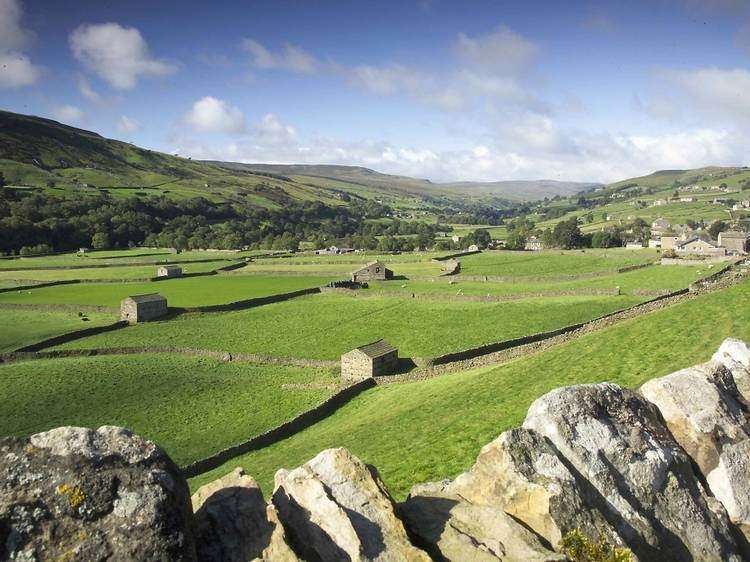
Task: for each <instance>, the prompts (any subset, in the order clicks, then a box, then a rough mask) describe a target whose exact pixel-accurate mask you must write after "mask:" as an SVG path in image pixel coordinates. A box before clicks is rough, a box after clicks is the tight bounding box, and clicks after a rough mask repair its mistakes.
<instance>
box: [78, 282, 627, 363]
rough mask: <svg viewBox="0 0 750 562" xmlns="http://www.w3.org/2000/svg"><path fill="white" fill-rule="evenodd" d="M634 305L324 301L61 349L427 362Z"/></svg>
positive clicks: (599, 301)
mask: <svg viewBox="0 0 750 562" xmlns="http://www.w3.org/2000/svg"><path fill="white" fill-rule="evenodd" d="M640 300H641V299H638V298H634V297H628V296H617V297H615V296H612V297H561V298H545V299H528V300H518V301H513V302H503V303H491V304H485V303H473V302H440V303H436V302H431V301H420V300H413V299H402V298H386V297H383V298H356V297H350V296H341V295H336V294H322V295H314V296H308V297H302V298H298V299H294V300H291V301H287V302H283V303H278V304H273V305H268V306H263V307H260V308H255V309H250V310H243V311H238V312H227V313H220V314H186V315H183V316H180V317H178V318H175V319H171V320H166V321H160V322H149V323H145V324H138V325H136V326H133V327H130V328H126V329H125V330H118V331H116V332H110V333H106V334H101V335H97V336H92V337H89V338H85V339H81V340H77V341H74V342H70V343H68V344H65V346H64V347H66V348H78V349H86V348H92V347H122V346H138V345H182V346H191V347H198V348H202V349H214V350H222V351H223V350H226V351H232V352H241V351H244V352H253V353H261V354H268V355H275V356H288V357H307V358H314V359H337V358H338V357H339V356H340V355H341V354H342V353H344V352H346V351H349V350H351V349H352V348H354V347H357V346H359V345H363V344H366V343H369V342H371V341H374V340H377V339H380V338H386V339H387V340H388V341H389V342H391V343H392V344H393V345H395V346H396V347H398V348H399V353H400V355H401V356H402V357H433V356H436V355H442V354H444V353H448V352H454V351H459V350H462V349H466V348H470V347H475V346H479V345H483V344H487V343H491V342H496V341H500V340H506V339H510V338H515V337H519V336H523V335H526V334H531V333H534V332H541V331H546V330H551V329H554V328H559V327H562V326H566V325H569V324H574V323H576V322H581V321H584V320H588V319H591V318H595V317H597V316H600V315H602V314H605V313H607V312H612V311H614V310H619V309H621V308H626V307H628V306H631V305H634V304H636V303H638V302H640Z"/></svg>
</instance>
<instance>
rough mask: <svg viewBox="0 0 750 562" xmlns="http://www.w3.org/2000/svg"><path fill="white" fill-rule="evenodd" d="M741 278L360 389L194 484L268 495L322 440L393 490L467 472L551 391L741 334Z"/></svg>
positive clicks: (618, 376)
mask: <svg viewBox="0 0 750 562" xmlns="http://www.w3.org/2000/svg"><path fill="white" fill-rule="evenodd" d="M749 316H750V283H748V282H745V283H743V284H741V285H738V286H735V287H731V288H729V289H725V290H722V291H720V292H716V293H712V294H709V295H705V296H701V297H698V298H696V299H694V300H690V301H688V302H685V303H682V304H679V305H676V306H673V307H670V308H668V309H665V310H662V311H659V312H654V313H652V314H648V315H646V316H642V317H638V318H635V319H632V320H629V321H626V322H623V323H622V324H619V325H617V326H614V327H611V328H608V329H606V330H603V331H601V332H596V333H592V334H589V335H586V336H583V337H581V338H579V339H576V340H573V341H571V342H569V343H566V344H562V345H559V346H556V347H553V348H551V349H549V350H547V351H544V352H541V353H538V354H535V355H531V356H529V357H526V358H523V359H519V360H516V361H513V362H510V363H508V364H505V365H501V366H499V367H485V368H482V369H479V370H473V371H466V372H462V373H454V374H449V375H444V376H442V377H438V378H435V379H430V380H426V381H420V382H414V383H406V384H398V385H392V386H384V387H383V386H381V387H377V388H375V389H372V390H368V391H366V392H365V393H363V394H362V395H360V396H359V397H357V398H355V399H354V400H353V401H352V402H350V403H349V404H347V405H346V406H344V407H343V408H341V409H340V410H338V411H337V412H336V413H335V414H333V415H332V416H330V417H329V418H326V419H325V420H323V421H321V422H319V423H318V424H316V425H315V426H314V427H312V428H310V429H307V430H305V431H303V432H300V433H299V434H297V435H294V436H293V437H291V438H289V439H285V440H284V441H282V442H280V443H278V444H275V445H272V446H270V447H267V448H265V449H263V450H261V451H257V452H254V453H251V454H248V455H245V456H242V457H239V458H237V459H235V460H233V461H231V462H229V463H227V464H225V465H224V466H222V467H220V468H218V469H216V470H214V471H211V472H209V473H206V474H204V475H201V476H200V477H198V478H195V479H193V480H192V481H191V486H192V487H193V488H196V487H197V486H199V485H201V484H204V483H206V482H208V481H210V480H213V479H215V478H217V477H219V476H221V475H223V474H225V473H227V472H229V471H230V470H231V469H232V468H233V467H235V466H242V467H244V468H245V469H246V470H247V472H248V473H249V474H252V475H253V476H254V477H255V478H257V479H258V481H259V482H260V484H261V486H262V487H263V488H264V491H265V492H266V493H270V491H271V487H272V481H273V474H274V473H275V471H276V470H277V469H279V468H293V467H296V466H299V465H301V464H302V463H304V462H306V461H307V460H309V459H311V458H312V457H313V456H315V455H316V454H317V453H318V452H319V451H321V450H323V449H325V448H327V447H348V448H349V449H351V450H352V452H354V454H356V455H357V456H359V457H360V458H361V459H362V460H363V461H365V462H367V463H371V464H374V465H375V466H377V467H378V470H379V471H380V474H381V476H382V477H383V479H384V480H385V483H386V485H387V486H388V487H389V489H390V490H391V492H393V493H394V494H395V495H396V496H397V497H399V498H403V497H404V496H405V495H406V493H407V492H408V490H409V487H410V486H411V485H412V484H414V483H417V482H424V481H429V480H438V479H442V478H449V477H453V476H455V475H456V474H457V473H459V472H461V471H464V470H467V469H468V468H469V467H470V466H471V464H472V463H473V462H474V459H475V458H476V455H477V454H478V453H479V449H480V448H481V447H482V446H483V445H485V444H486V443H488V442H489V441H491V440H492V439H494V438H495V437H496V436H497V435H499V434H500V433H502V432H503V431H505V430H507V429H510V428H512V427H515V426H517V425H519V424H520V423H521V422H522V421H523V419H524V417H525V415H526V410H527V409H528V407H529V405H530V404H531V402H533V401H534V400H535V399H536V398H538V397H539V396H541V395H542V394H544V393H545V392H548V391H549V390H552V389H554V388H557V387H560V386H565V385H571V384H580V383H596V382H602V381H610V382H615V383H619V384H623V385H625V386H629V387H637V386H638V385H640V384H642V383H643V382H645V381H646V380H648V379H650V378H653V377H656V376H662V375H665V374H668V373H670V372H673V371H676V370H678V369H681V368H684V367H687V366H690V365H694V364H696V363H698V362H701V361H706V360H708V359H709V358H710V357H711V355H712V354H713V352H714V351H716V349H717V348H718V346H719V344H720V343H721V341H722V340H723V339H724V338H726V337H729V336H734V337H739V338H742V339H745V340H748V339H750V324H748V322H747V318H748V317H749Z"/></svg>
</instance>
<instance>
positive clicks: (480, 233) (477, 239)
mask: <svg viewBox="0 0 750 562" xmlns="http://www.w3.org/2000/svg"><path fill="white" fill-rule="evenodd" d="M472 239H473V240H474V244H476V245H477V246H479V247H480V248H486V247H487V246H488V245H489V244H490V242H492V237H491V236H490V233H489V232H488V231H487V230H485V229H484V228H478V229H477V230H475V231H474V232H473V233H472Z"/></svg>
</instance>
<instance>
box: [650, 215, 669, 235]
mask: <svg viewBox="0 0 750 562" xmlns="http://www.w3.org/2000/svg"><path fill="white" fill-rule="evenodd" d="M671 226H672V225H671V224H670V223H669V221H668V220H667V219H663V218H658V219H656V220H655V221H654V222H652V223H651V232H653V233H654V234H661V233H662V232H666V231H668V230H669V229H670V228H671Z"/></svg>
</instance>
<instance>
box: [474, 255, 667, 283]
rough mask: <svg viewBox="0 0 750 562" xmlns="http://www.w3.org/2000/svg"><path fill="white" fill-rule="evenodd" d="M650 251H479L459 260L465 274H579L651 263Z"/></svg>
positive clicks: (514, 275) (517, 275)
mask: <svg viewBox="0 0 750 562" xmlns="http://www.w3.org/2000/svg"><path fill="white" fill-rule="evenodd" d="M656 256H657V254H656V252H655V251H653V250H623V249H619V248H618V249H614V250H568V251H561V250H547V251H543V252H509V251H494V252H482V253H481V254H474V255H472V256H465V257H462V258H460V261H461V273H463V274H465V275H495V276H503V277H522V276H537V277H543V276H556V275H578V274H581V273H593V272H599V271H608V270H613V269H618V268H621V267H627V266H630V265H638V264H642V263H648V262H653V261H655V260H656Z"/></svg>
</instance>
